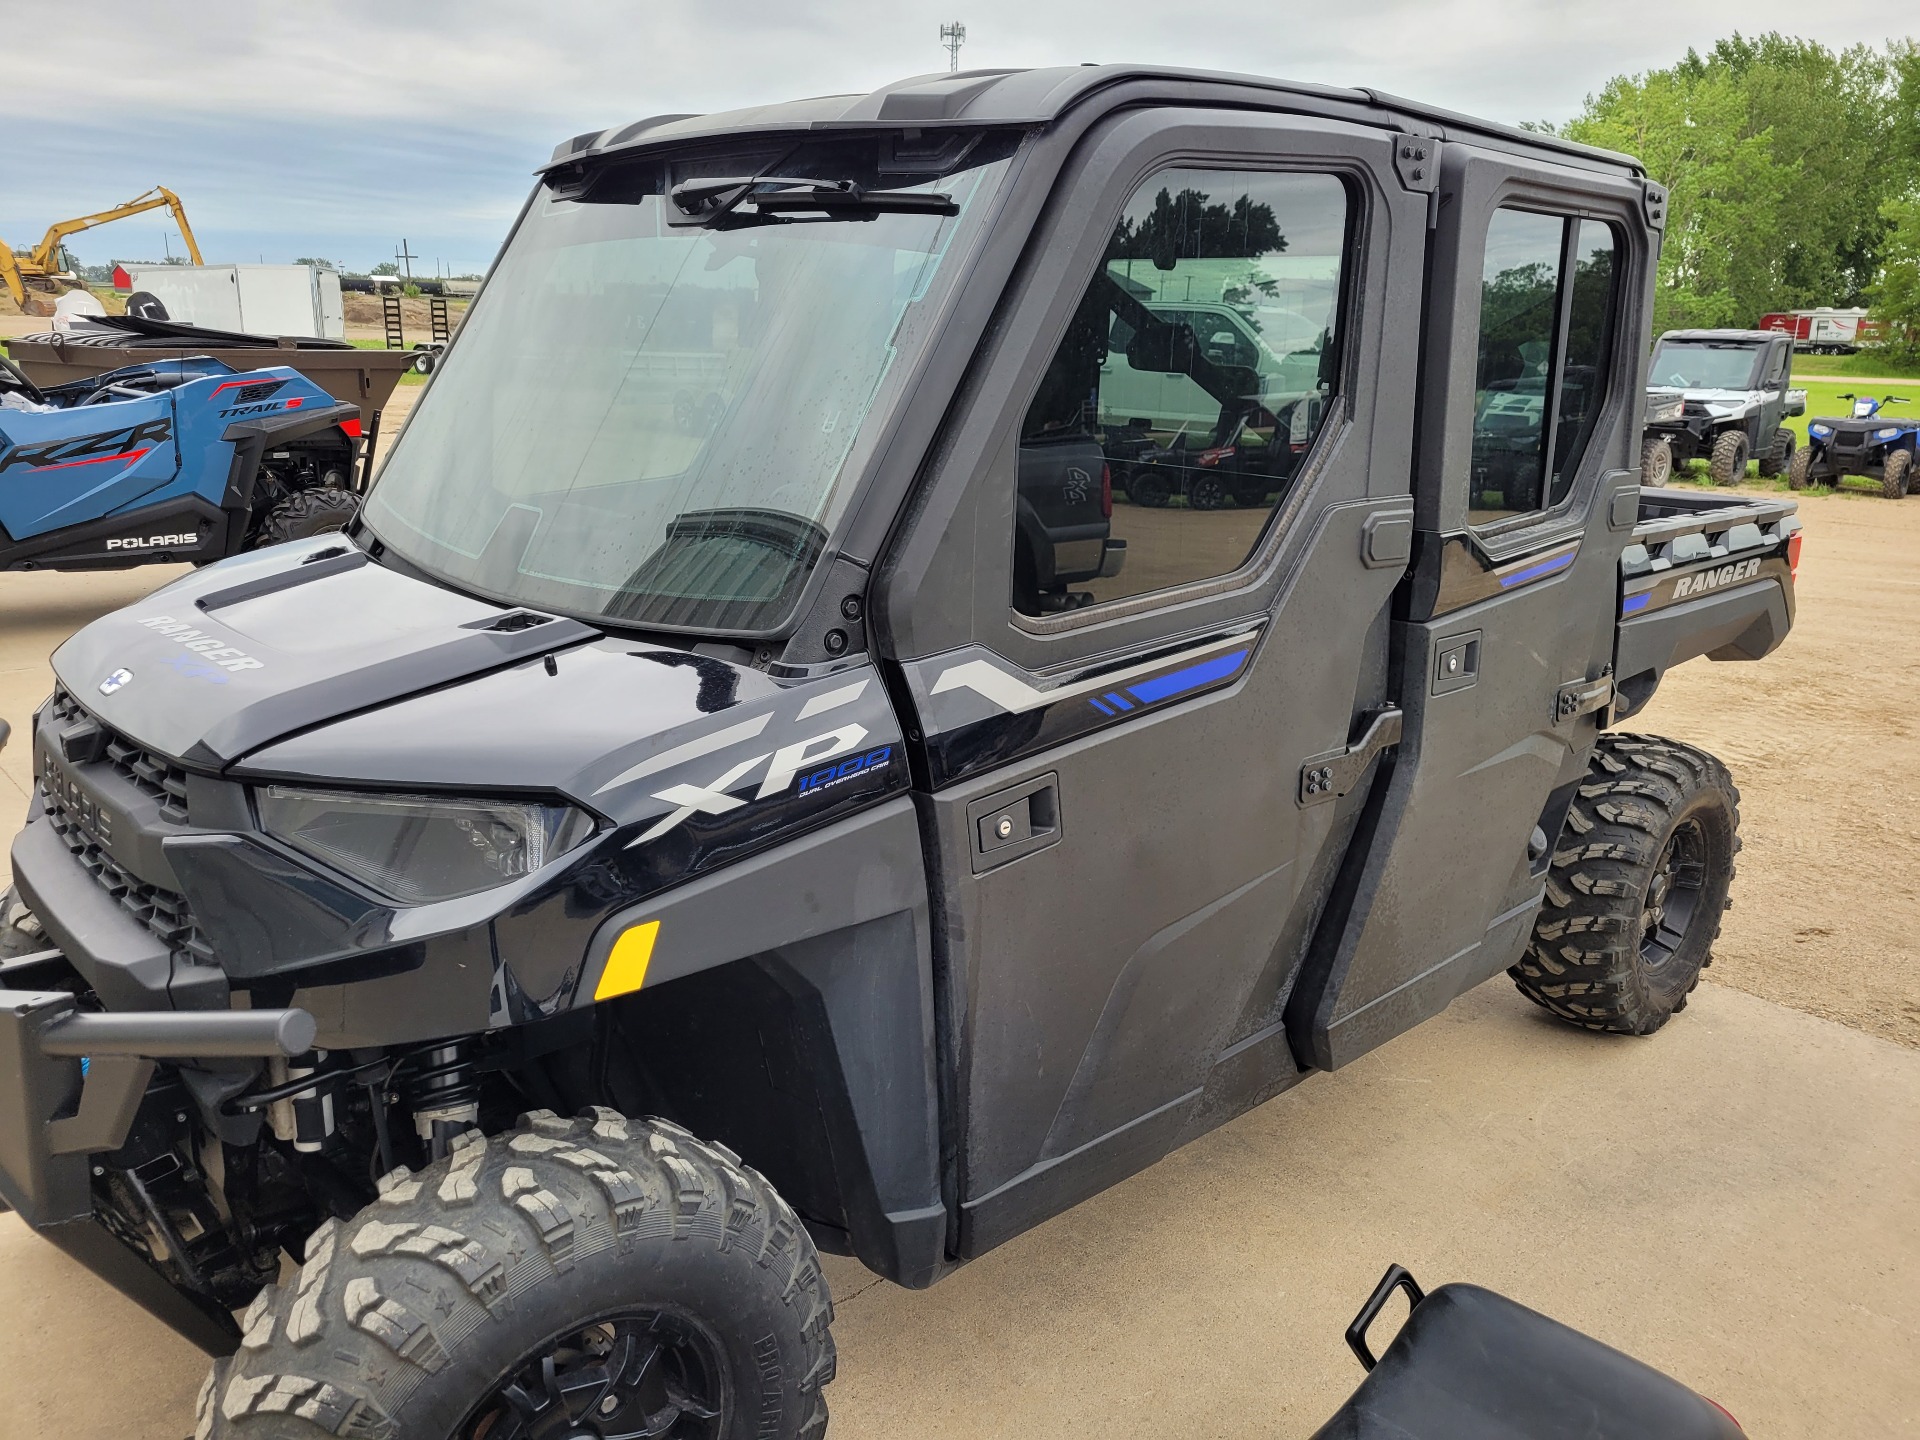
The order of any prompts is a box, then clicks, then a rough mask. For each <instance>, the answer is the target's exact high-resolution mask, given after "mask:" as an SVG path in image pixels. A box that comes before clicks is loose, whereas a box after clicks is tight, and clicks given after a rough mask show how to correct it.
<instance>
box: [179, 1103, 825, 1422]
mask: <svg viewBox="0 0 1920 1440" xmlns="http://www.w3.org/2000/svg"><path fill="white" fill-rule="evenodd" d="M463 1140H464V1143H456V1146H455V1148H454V1150H453V1152H452V1154H451V1155H449V1156H448V1157H447V1158H446V1159H444V1160H439V1161H436V1162H434V1164H432V1165H430V1166H429V1167H427V1169H426V1170H424V1171H423V1172H421V1173H420V1174H419V1175H410V1174H409V1173H408V1172H407V1171H406V1170H405V1169H404V1168H402V1169H399V1170H396V1171H394V1172H393V1174H391V1175H389V1176H387V1177H386V1178H385V1179H384V1180H383V1181H382V1182H381V1198H380V1199H379V1200H377V1201H375V1202H374V1203H373V1204H372V1205H370V1206H368V1207H367V1208H366V1209H365V1210H363V1211H361V1212H360V1214H359V1215H357V1216H355V1217H354V1218H353V1219H351V1220H348V1221H345V1222H338V1221H333V1220H329V1221H327V1222H326V1223H325V1224H323V1225H322V1226H321V1227H320V1229H319V1230H317V1231H315V1232H314V1235H313V1238H312V1239H311V1240H310V1241H309V1242H308V1245H307V1263H306V1264H305V1266H303V1267H302V1269H301V1271H300V1275H299V1278H298V1279H297V1280H295V1281H294V1282H293V1283H291V1284H288V1285H279V1286H272V1287H269V1288H268V1289H267V1290H265V1291H263V1292H261V1294H260V1296H259V1298H257V1299H256V1300H255V1301H254V1303H253V1305H252V1307H251V1308H250V1309H249V1310H248V1311H247V1313H246V1318H245V1320H244V1321H243V1322H242V1328H243V1330H244V1332H245V1333H244V1335H243V1338H242V1339H241V1342H240V1348H239V1350H238V1351H237V1352H236V1353H235V1354H234V1355H233V1357H232V1358H231V1359H227V1360H221V1361H218V1362H216V1363H215V1365H214V1367H213V1373H212V1374H211V1375H210V1376H209V1377H208V1379H207V1383H206V1385H205V1386H203V1387H202V1389H201V1392H200V1405H199V1424H198V1427H197V1429H196V1430H195V1432H194V1433H195V1436H196V1440H213V1437H216V1436H219V1437H230V1440H242V1437H245V1440H295V1437H298V1440H316V1437H319V1436H322V1435H336V1436H343V1437H354V1440H413V1437H415V1436H420V1437H433V1440H439V1437H442V1436H446V1437H450V1440H476V1437H481V1436H485V1437H489V1440H526V1437H529V1436H535V1435H538V1436H542V1437H544V1436H547V1435H549V1434H552V1435H555V1436H559V1435H592V1436H598V1435H603V1434H606V1435H640V1434H649V1435H659V1436H662V1437H669V1436H670V1437H679V1436H688V1437H692V1436H700V1437H713V1440H749V1437H760V1436H767V1437H777V1440H818V1437H819V1436H821V1435H822V1434H824V1433H825V1430H826V1427H827V1407H826V1401H825V1398H824V1396H823V1395H822V1387H824V1386H825V1385H826V1384H827V1383H828V1382H829V1381H831V1380H832V1379H833V1373H834V1350H833V1339H832V1336H831V1335H830V1334H829V1333H828V1327H829V1326H830V1325H831V1324H832V1322H833V1302H832V1301H831V1300H830V1299H829V1298H828V1295H827V1285H826V1281H825V1279H824V1278H822V1276H821V1273H820V1260H819V1256H818V1255H817V1254H816V1253H815V1251H814V1247H813V1242H812V1240H811V1239H810V1238H809V1237H808V1235H807V1232H806V1230H805V1229H804V1228H803V1227H802V1226H801V1224H800V1222H799V1221H798V1220H797V1219H796V1218H795V1217H794V1214H793V1211H792V1210H790V1209H789V1208H788V1207H787V1205H786V1203H785V1202H784V1201H783V1200H781V1199H780V1197H779V1196H778V1195H777V1194H775V1193H774V1190H773V1187H772V1186H771V1185H769V1184H767V1182H766V1181H765V1180H764V1179H763V1178H761V1176H759V1175H758V1174H756V1173H755V1172H754V1171H752V1170H749V1169H747V1168H746V1167H745V1166H743V1165H742V1164H740V1162H739V1157H737V1156H735V1155H734V1154H733V1153H732V1152H731V1151H729V1150H726V1149H723V1148H722V1147H720V1146H717V1145H707V1144H704V1143H702V1142H701V1141H699V1140H696V1139H695V1138H694V1137H693V1136H691V1135H689V1134H687V1132H686V1131H684V1130H682V1129H680V1128H679V1127H678V1126H676V1125H670V1124H667V1123H666V1122H665V1121H660V1120H646V1121H641V1120H627V1119H624V1118H622V1117H621V1116H619V1115H618V1114H616V1113H615V1112H613V1111H611V1110H594V1111H590V1112H588V1113H586V1114H584V1115H583V1116H582V1117H581V1118H580V1119H578V1120H562V1119H560V1118H559V1117H558V1116H556V1115H554V1114H553V1113H552V1112H551V1111H545V1110H537V1111H535V1112H533V1113H532V1114H530V1115H527V1116H524V1117H522V1119H521V1122H520V1128H519V1130H518V1131H517V1132H515V1133H514V1134H511V1135H503V1136H497V1137H495V1138H494V1139H492V1140H483V1139H482V1138H481V1137H480V1136H479V1134H478V1132H470V1134H469V1136H467V1137H463ZM563 1411H564V1412H565V1413H562V1412H563Z"/></svg>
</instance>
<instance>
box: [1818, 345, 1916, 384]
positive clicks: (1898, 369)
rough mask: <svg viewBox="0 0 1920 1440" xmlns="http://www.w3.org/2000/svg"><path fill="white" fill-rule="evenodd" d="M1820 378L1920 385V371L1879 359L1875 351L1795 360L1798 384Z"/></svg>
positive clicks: (1882, 358)
mask: <svg viewBox="0 0 1920 1440" xmlns="http://www.w3.org/2000/svg"><path fill="white" fill-rule="evenodd" d="M1820 375H1839V376H1848V375H1865V376H1873V377H1879V378H1892V379H1898V380H1912V381H1914V382H1915V383H1920V369H1917V368H1915V367H1914V366H1912V365H1903V364H1900V363H1898V362H1896V361H1893V360H1889V359H1887V358H1886V357H1885V356H1884V355H1876V354H1874V353H1873V352H1872V351H1867V352H1866V353H1864V354H1860V355H1795V356H1794V357H1793V377H1794V381H1795V383H1798V382H1799V380H1800V379H1801V377H1802V376H1820Z"/></svg>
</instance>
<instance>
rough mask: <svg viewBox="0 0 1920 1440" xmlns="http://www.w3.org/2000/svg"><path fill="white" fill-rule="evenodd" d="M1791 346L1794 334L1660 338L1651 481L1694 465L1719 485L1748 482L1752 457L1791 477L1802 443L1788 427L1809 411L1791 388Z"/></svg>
mask: <svg viewBox="0 0 1920 1440" xmlns="http://www.w3.org/2000/svg"><path fill="white" fill-rule="evenodd" d="M1793 346H1794V341H1793V336H1792V335H1791V334H1787V333H1782V332H1779V331H1770V330H1669V331H1668V332H1667V333H1666V334H1664V335H1662V336H1661V337H1660V339H1659V342H1658V343H1657V344H1656V345H1655V346H1654V347H1653V360H1652V362H1651V364H1650V365H1649V366H1648V371H1647V407H1648V417H1647V418H1648V423H1647V436H1646V441H1645V443H1644V445H1643V446H1642V450H1641V462H1640V463H1641V472H1642V474H1643V476H1644V477H1645V480H1646V483H1647V484H1649V485H1660V484H1663V483H1665V481H1666V478H1667V476H1668V475H1669V474H1671V473H1672V471H1673V467H1674V466H1676V465H1687V464H1690V463H1691V462H1693V461H1695V460H1705V461H1706V462H1707V473H1708V475H1709V476H1710V477H1711V478H1712V480H1713V483H1714V484H1716V485H1732V484H1734V483H1735V482H1736V481H1738V480H1740V479H1742V478H1743V477H1744V476H1745V475H1746V473H1747V463H1748V461H1750V460H1758V461H1759V462H1760V473H1761V474H1762V475H1766V476H1774V475H1784V474H1786V473H1787V471H1788V470H1789V469H1791V468H1792V465H1793V453H1794V449H1795V446H1796V443H1797V442H1796V441H1795V438H1794V433H1793V431H1792V430H1790V429H1788V428H1787V426H1786V425H1785V424H1784V423H1783V422H1784V421H1786V420H1787V419H1788V418H1790V417H1792V416H1795V415H1804V414H1806V413H1807V392H1806V391H1804V390H1795V389H1792V388H1791V385H1792V376H1793ZM1675 401H1678V402H1679V406H1678V413H1677V414H1676V413H1675V405H1674V402H1675Z"/></svg>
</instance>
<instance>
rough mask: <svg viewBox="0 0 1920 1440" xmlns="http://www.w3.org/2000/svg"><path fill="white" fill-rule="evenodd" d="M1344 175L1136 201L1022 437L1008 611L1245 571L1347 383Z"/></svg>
mask: <svg viewBox="0 0 1920 1440" xmlns="http://www.w3.org/2000/svg"><path fill="white" fill-rule="evenodd" d="M1349 220H1350V205H1349V201H1348V195H1347V189H1346V185H1345V183H1344V182H1343V181H1342V180H1341V179H1340V178H1339V177H1337V176H1334V175H1324V174H1306V173H1294V172H1280V171H1249V170H1202V169H1189V168H1178V169H1168V170H1162V171H1160V172H1159V173H1157V174H1155V175H1153V176H1152V177H1150V178H1149V179H1148V180H1147V181H1146V183H1144V184H1143V185H1141V186H1140V187H1139V188H1138V189H1137V190H1135V192H1134V193H1133V195H1132V196H1131V198H1130V199H1129V200H1128V202H1127V206H1126V209H1125V211H1124V212H1123V213H1122V215H1121V217H1120V220H1119V222H1118V223H1117V224H1116V225H1115V227H1114V230H1113V234H1112V236H1111V237H1110V238H1109V240H1108V243H1107V248H1106V253H1105V255H1104V256H1103V257H1102V260H1101V264H1100V267H1099V269H1098V270H1097V271H1096V272H1095V274H1094V277H1093V279H1092V281H1091V282H1090V283H1089V284H1088V286H1087V289H1086V291H1085V292H1084V293H1083V294H1082V296H1081V298H1080V304H1079V307H1078V308H1077V309H1076V311H1075V312H1074V316H1073V319H1072V320H1071V322H1070V323H1069V324H1068V326H1067V333H1066V335H1065V336H1064V337H1063V338H1062V340H1061V341H1060V344H1059V347H1058V348H1057V349H1056V350H1055V352H1054V354H1053V357H1052V360H1051V361H1050V363H1049V364H1048V366H1047V369H1046V372H1045V374H1044V375H1043V376H1042V377H1041V380H1040V384H1039V387H1038V389H1037V390H1036V391H1035V393H1034V396H1033V399H1032V402H1031V403H1030V404H1029V406H1028V408H1027V412H1026V416H1025V419H1024V423H1023V424H1022V426H1021V431H1020V451H1019V479H1018V489H1019V494H1018V503H1017V505H1016V506H1015V511H1016V514H1015V521H1014V573H1013V601H1014V608H1015V609H1017V610H1019V611H1020V612H1021V613H1023V614H1027V615H1046V614H1054V613H1059V612H1061V611H1066V610H1074V609H1078V608H1080V607H1082V606H1085V605H1090V604H1097V603H1100V602H1103V601H1108V600H1119V599H1123V598H1125V597H1128V596H1132V595H1139V594H1143V593H1145V592H1148V591H1153V590H1164V589H1169V588H1172V587H1174V586H1179V585H1186V584H1190V583H1192V582H1194V581H1198V580H1207V579H1211V578H1213V577H1215V576H1219V575H1225V574H1228V573H1230V572H1232V571H1234V570H1237V569H1238V568H1239V567H1240V566H1241V565H1242V564H1244V563H1245V562H1246V560H1247V558H1248V557H1249V556H1250V555H1251V554H1252V553H1253V551H1254V549H1255V547H1256V546H1258V545H1259V544H1260V541H1261V536H1262V535H1263V534H1264V533H1265V531H1266V528H1267V522H1268V521H1269V520H1270V519H1271V517H1272V515H1273V512H1274V510H1275V508H1276V507H1277V506H1278V505H1279V504H1280V502H1281V501H1282V500H1283V499H1284V498H1285V497H1286V495H1287V494H1288V493H1289V492H1290V490H1291V489H1292V487H1293V484H1294V480H1295V477H1296V476H1297V475H1298V474H1299V471H1300V467H1301V464H1302V462H1303V461H1304V460H1305V457H1306V453H1307V449H1308V447H1309V445H1310V444H1311V443H1312V440H1313V437H1314V436H1315V434H1317V433H1318V431H1319V428H1320V425H1321V423H1322V420H1323V418H1324V416H1325V414H1326V412H1327V407H1328V403H1329V401H1331V400H1332V398H1333V396H1334V393H1335V388H1336V385H1337V383H1338V376H1339V357H1340V343H1341V317H1340V308H1341V307H1340V299H1341V294H1342V291H1343V286H1344V284H1345V277H1346V273H1347V270H1348V258H1347V257H1348V251H1349V242H1348V233H1349V230H1350V228H1351V227H1350V225H1349Z"/></svg>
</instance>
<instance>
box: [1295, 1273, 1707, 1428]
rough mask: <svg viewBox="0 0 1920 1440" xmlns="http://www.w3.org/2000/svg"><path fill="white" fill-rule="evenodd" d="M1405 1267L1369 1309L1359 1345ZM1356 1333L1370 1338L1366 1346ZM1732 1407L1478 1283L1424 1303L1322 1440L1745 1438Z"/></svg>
mask: <svg viewBox="0 0 1920 1440" xmlns="http://www.w3.org/2000/svg"><path fill="white" fill-rule="evenodd" d="M1396 1278H1401V1279H1404V1280H1405V1281H1406V1283H1407V1285H1408V1286H1409V1287H1410V1293H1411V1294H1412V1295H1414V1296H1416V1297H1417V1296H1418V1295H1419V1291H1418V1288H1417V1287H1412V1285H1411V1279H1410V1277H1406V1275H1405V1272H1404V1271H1400V1270H1399V1269H1398V1267H1396V1268H1395V1270H1393V1271H1389V1272H1388V1276H1387V1279H1386V1280H1385V1281H1383V1282H1382V1284H1381V1289H1380V1290H1379V1291H1377V1292H1376V1293H1375V1297H1374V1300H1373V1301H1371V1302H1369V1306H1368V1310H1363V1311H1362V1312H1361V1317H1360V1319H1359V1320H1356V1321H1355V1322H1354V1329H1353V1330H1349V1331H1348V1338H1349V1341H1350V1343H1354V1346H1355V1349H1356V1351H1357V1352H1359V1353H1360V1354H1361V1356H1362V1359H1363V1360H1364V1359H1365V1358H1366V1355H1365V1348H1364V1331H1365V1322H1367V1321H1370V1320H1371V1318H1372V1315H1371V1314H1370V1313H1369V1312H1370V1311H1373V1312H1377V1310H1378V1308H1379V1305H1380V1303H1382V1302H1384V1300H1385V1299H1386V1297H1387V1295H1388V1294H1390V1293H1391V1290H1392V1288H1393V1284H1394V1282H1395V1281H1396ZM1356 1334H1358V1335H1359V1336H1360V1337H1361V1338H1360V1339H1359V1340H1356V1338H1355V1337H1356ZM1742 1433H1743V1432H1742V1431H1741V1430H1740V1427H1739V1426H1738V1425H1736V1424H1734V1422H1733V1419H1732V1417H1731V1416H1729V1415H1728V1414H1727V1413H1726V1411H1724V1410H1722V1409H1720V1408H1719V1407H1718V1406H1717V1405H1714V1404H1713V1403H1712V1402H1711V1401H1709V1400H1706V1399H1704V1398H1702V1397H1701V1396H1699V1395H1696V1394H1695V1393H1694V1392H1693V1391H1691V1390H1689V1389H1688V1388H1687V1387H1686V1386H1684V1385H1682V1384H1680V1382H1679V1381H1677V1380H1673V1379H1670V1378H1669V1377H1668V1376H1665V1375H1662V1374H1661V1373H1660V1372H1659V1371H1658V1370H1655V1369H1653V1368H1652V1367H1651V1366H1648V1365H1643V1364H1641V1363H1640V1362H1639V1361H1638V1360H1635V1359H1633V1358H1632V1357H1631V1356H1629V1355H1623V1354H1621V1353H1620V1352H1619V1351H1618V1350H1614V1349H1612V1348H1610V1347H1608V1346H1606V1345H1602V1344H1601V1343H1600V1342H1599V1341H1598V1340H1594V1339H1592V1338H1590V1337H1588V1336H1586V1335H1582V1334H1581V1333H1580V1332H1579V1331H1578V1330H1573V1329H1569V1328H1568V1327H1567V1326H1565V1325H1562V1324H1560V1322H1559V1321H1557V1320H1550V1319H1548V1318H1547V1317H1546V1316H1545V1315H1541V1314H1538V1313H1537V1312H1535V1311H1532V1310H1529V1309H1527V1308H1526V1306H1524V1305H1519V1304H1516V1303H1514V1302H1513V1301H1512V1300H1509V1299H1507V1298H1506V1297H1505V1296H1504V1295H1496V1294H1494V1292H1493V1291H1491V1290H1483V1289H1481V1288H1480V1287H1479V1286H1477V1285H1444V1286H1442V1287H1441V1288H1440V1289H1438V1290H1435V1291H1434V1292H1433V1293H1432V1294H1430V1295H1427V1296H1425V1298H1423V1299H1417V1300H1416V1303H1415V1305H1414V1307H1413V1311H1412V1313H1411V1314H1410V1315H1409V1316H1408V1318H1407V1321H1406V1323H1405V1324H1404V1325H1402V1326H1401V1328H1400V1333H1399V1334H1398V1335H1396V1336H1395V1337H1394V1339H1393V1343H1392V1344H1391V1345H1389V1346H1388V1347H1387V1350H1386V1353H1385V1354H1384V1355H1382V1356H1381V1357H1380V1360H1379V1363H1378V1364H1377V1365H1375V1366H1374V1367H1373V1368H1372V1370H1371V1371H1370V1372H1369V1373H1368V1375H1367V1378H1366V1379H1365V1380H1364V1381H1363V1382H1362V1383H1361V1385H1360V1388H1359V1389H1358V1390H1356V1391H1355V1392H1354V1393H1353V1395H1352V1397H1351V1398H1350V1399H1349V1400H1348V1401H1347V1403H1346V1404H1344V1405H1342V1406H1341V1407H1340V1409H1339V1411H1338V1412H1337V1413H1336V1414H1335V1415H1334V1417H1333V1418H1332V1419H1331V1420H1329V1421H1328V1422H1327V1423H1326V1424H1325V1425H1323V1426H1321V1427H1320V1428H1319V1429H1318V1430H1316V1431H1315V1432H1314V1435H1313V1440H1740V1437H1741V1435H1742Z"/></svg>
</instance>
